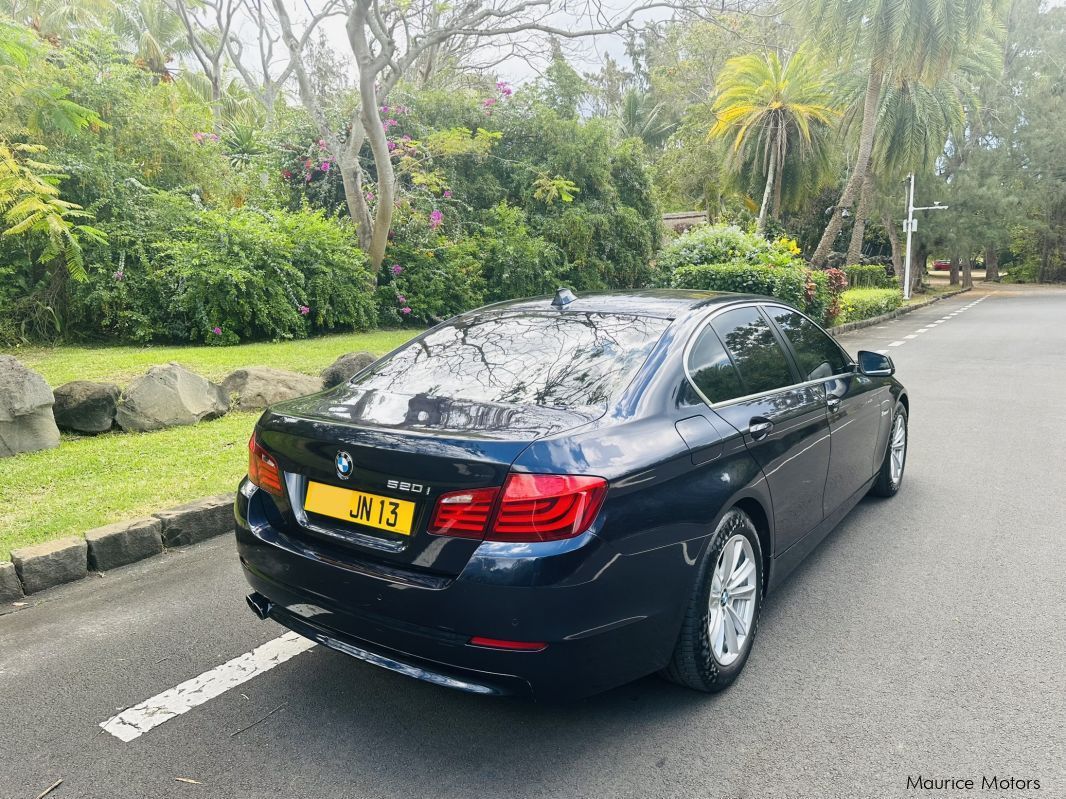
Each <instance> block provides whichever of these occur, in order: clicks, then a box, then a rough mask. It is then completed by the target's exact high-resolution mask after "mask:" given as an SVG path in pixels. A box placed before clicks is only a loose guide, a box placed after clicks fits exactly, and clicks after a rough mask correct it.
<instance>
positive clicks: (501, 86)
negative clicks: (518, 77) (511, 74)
mask: <svg viewBox="0 0 1066 799" xmlns="http://www.w3.org/2000/svg"><path fill="white" fill-rule="evenodd" d="M496 91H497V92H499V93H500V95H502V96H503V97H510V96H511V95H512V94H514V89H512V88H511V84H509V83H508V82H507V81H505V80H501V81H497V82H496Z"/></svg>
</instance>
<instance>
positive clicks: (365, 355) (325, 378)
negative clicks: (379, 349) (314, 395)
mask: <svg viewBox="0 0 1066 799" xmlns="http://www.w3.org/2000/svg"><path fill="white" fill-rule="evenodd" d="M376 360H377V358H376V357H374V355H373V354H371V353H369V352H349V353H348V354H346V355H342V356H341V357H339V358H338V359H337V360H335V361H334V362H333V363H332V364H330V365H329V366H327V367H326V368H325V369H323V370H322V382H323V383H325V385H326V388H333V387H334V386H339V385H340V384H341V383H343V382H345V381H346V380H350V379H351V378H352V377H353V376H354V375H355V374H356V373H357V372H361V371H363V369H365V368H366V367H368V366H369V365H370V364H372V363H373V362H374V361H376Z"/></svg>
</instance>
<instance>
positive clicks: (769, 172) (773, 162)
mask: <svg viewBox="0 0 1066 799" xmlns="http://www.w3.org/2000/svg"><path fill="white" fill-rule="evenodd" d="M776 178H777V145H776V144H774V145H771V147H770V163H769V165H768V166H767V168H766V186H765V187H764V188H763V190H762V205H761V206H760V207H759V221H758V222H756V223H755V232H756V233H762V232H763V231H764V230H766V214H767V213H768V212H769V210H770V198H771V197H772V196H773V192H774V180H775V179H776Z"/></svg>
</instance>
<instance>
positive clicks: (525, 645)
mask: <svg viewBox="0 0 1066 799" xmlns="http://www.w3.org/2000/svg"><path fill="white" fill-rule="evenodd" d="M468 643H469V644H470V646H483V647H485V648H486V649H506V650H508V651H510V652H540V651H541V650H543V649H547V648H548V645H547V644H546V643H544V642H542V641H501V640H500V639H499V638H482V637H481V636H480V635H475V636H474V637H473V638H471V639H470V641H469V642H468Z"/></svg>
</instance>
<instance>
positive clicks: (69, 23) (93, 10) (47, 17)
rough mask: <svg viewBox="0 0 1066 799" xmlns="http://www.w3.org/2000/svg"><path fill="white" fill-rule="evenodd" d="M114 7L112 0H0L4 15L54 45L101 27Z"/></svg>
mask: <svg viewBox="0 0 1066 799" xmlns="http://www.w3.org/2000/svg"><path fill="white" fill-rule="evenodd" d="M113 8H114V6H113V4H112V0H0V14H2V15H5V16H8V17H11V19H13V20H15V21H16V22H19V23H22V24H23V25H25V26H26V27H28V28H32V29H33V30H34V31H36V32H37V34H38V35H39V36H40V37H41V38H42V39H48V40H50V41H53V42H57V41H59V40H60V39H68V38H71V37H73V36H75V35H76V34H77V33H78V32H80V31H83V30H85V29H87V28H92V27H95V26H97V25H98V24H99V23H100V21H101V20H103V19H106V17H107V15H108V14H110V13H111V11H112V9H113Z"/></svg>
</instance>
